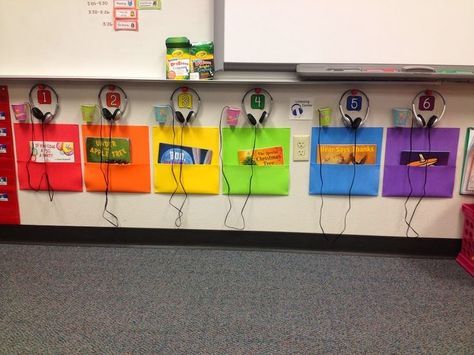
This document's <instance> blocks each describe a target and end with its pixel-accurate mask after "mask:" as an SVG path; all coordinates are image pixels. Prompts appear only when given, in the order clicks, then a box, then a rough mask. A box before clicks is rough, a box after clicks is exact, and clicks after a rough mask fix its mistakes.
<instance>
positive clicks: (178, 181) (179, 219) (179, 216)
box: [168, 118, 188, 228]
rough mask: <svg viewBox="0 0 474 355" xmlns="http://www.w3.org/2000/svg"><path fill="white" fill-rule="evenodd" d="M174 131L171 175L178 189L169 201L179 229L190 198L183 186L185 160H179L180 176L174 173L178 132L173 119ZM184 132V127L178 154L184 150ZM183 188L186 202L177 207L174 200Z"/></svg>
mask: <svg viewBox="0 0 474 355" xmlns="http://www.w3.org/2000/svg"><path fill="white" fill-rule="evenodd" d="M172 129H173V148H172V149H173V157H172V159H171V174H172V175H173V179H174V182H175V184H176V187H175V189H174V191H173V193H172V194H171V196H170V198H169V200H168V203H169V205H170V206H172V207H173V208H174V209H175V210H176V211H177V212H178V214H177V217H176V219H175V221H174V225H175V226H176V227H177V228H180V227H181V226H182V217H183V214H184V213H183V207H184V204H185V202H186V200H187V198H188V194H187V192H186V190H185V188H184V185H183V180H182V172H183V159H182V157H181V158H180V159H179V176H178V177H176V173H175V172H174V165H175V164H174V163H175V158H176V156H177V154H176V130H175V125H174V118H173V121H172ZM183 130H184V126H182V127H181V142H180V151H179V153H178V154H181V153H182V150H183ZM180 186H181V188H182V190H183V193H184V195H185V197H184V200H183V202H182V203H181V205H180V206H179V207H178V206H176V205H175V204H174V203H173V198H174V196H175V195H176V193H177V192H178V189H179V187H180Z"/></svg>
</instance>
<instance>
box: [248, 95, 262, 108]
mask: <svg viewBox="0 0 474 355" xmlns="http://www.w3.org/2000/svg"><path fill="white" fill-rule="evenodd" d="M250 107H251V108H252V109H254V110H263V109H264V108H265V95H262V94H253V95H252V96H251V97H250Z"/></svg>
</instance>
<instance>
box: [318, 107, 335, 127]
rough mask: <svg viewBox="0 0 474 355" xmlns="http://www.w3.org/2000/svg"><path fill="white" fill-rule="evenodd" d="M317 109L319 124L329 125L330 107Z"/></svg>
mask: <svg viewBox="0 0 474 355" xmlns="http://www.w3.org/2000/svg"><path fill="white" fill-rule="evenodd" d="M318 111H319V125H320V126H321V127H329V126H330V125H331V121H332V108H330V107H323V108H320V109H318Z"/></svg>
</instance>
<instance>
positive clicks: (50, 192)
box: [26, 116, 54, 202]
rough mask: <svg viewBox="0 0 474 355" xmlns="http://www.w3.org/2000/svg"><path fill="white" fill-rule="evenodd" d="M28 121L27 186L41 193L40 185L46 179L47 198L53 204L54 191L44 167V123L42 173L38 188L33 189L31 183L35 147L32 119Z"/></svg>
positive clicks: (42, 129) (42, 128)
mask: <svg viewBox="0 0 474 355" xmlns="http://www.w3.org/2000/svg"><path fill="white" fill-rule="evenodd" d="M30 120H31V148H30V149H31V151H30V156H29V157H28V161H27V162H26V175H27V179H28V186H29V188H30V189H31V190H33V191H35V192H39V191H41V184H42V183H43V179H44V178H46V186H47V189H48V197H49V200H50V201H51V202H53V199H54V189H53V187H52V186H51V184H50V182H49V175H48V171H47V166H46V156H45V154H44V152H45V150H46V142H45V139H44V127H43V124H44V122H42V123H41V133H42V142H43V160H44V162H43V164H44V173H43V174H41V178H40V181H39V183H38V187H34V186H33V185H32V183H31V172H30V164H31V161H32V159H33V155H34V152H35V147H34V141H35V124H34V123H33V117H31V116H30Z"/></svg>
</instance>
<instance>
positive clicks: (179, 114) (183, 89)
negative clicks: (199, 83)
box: [170, 86, 201, 125]
mask: <svg viewBox="0 0 474 355" xmlns="http://www.w3.org/2000/svg"><path fill="white" fill-rule="evenodd" d="M178 91H179V92H181V93H187V92H188V91H190V92H191V93H192V94H194V95H195V96H196V98H197V105H196V111H194V110H193V106H194V105H193V102H191V105H190V107H191V108H190V109H189V110H190V111H189V112H188V114H187V115H186V117H185V116H184V114H183V113H182V112H181V111H179V110H177V109H176V107H177V106H179V104H178V105H176V103H175V96H176V94H177V93H178ZM170 102H171V107H172V108H173V112H174V116H175V118H176V121H178V122H179V123H181V124H182V125H185V124H187V123H189V122H191V121H192V120H193V119H194V118H196V116H197V115H198V113H199V109H200V107H201V97H200V96H199V94H198V93H197V91H196V90H194V89H192V88H189V87H187V86H180V87H179V88H176V89H175V90H174V91H173V93H172V94H171V97H170ZM178 102H179V97H178Z"/></svg>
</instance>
